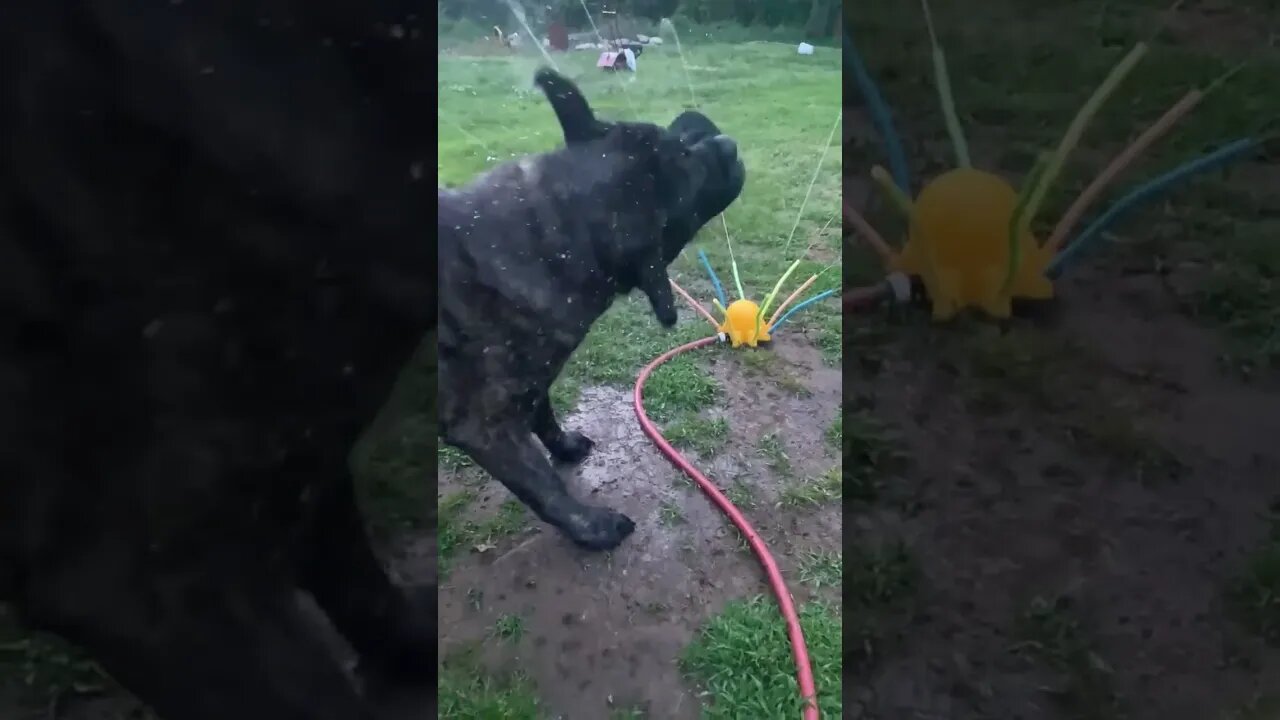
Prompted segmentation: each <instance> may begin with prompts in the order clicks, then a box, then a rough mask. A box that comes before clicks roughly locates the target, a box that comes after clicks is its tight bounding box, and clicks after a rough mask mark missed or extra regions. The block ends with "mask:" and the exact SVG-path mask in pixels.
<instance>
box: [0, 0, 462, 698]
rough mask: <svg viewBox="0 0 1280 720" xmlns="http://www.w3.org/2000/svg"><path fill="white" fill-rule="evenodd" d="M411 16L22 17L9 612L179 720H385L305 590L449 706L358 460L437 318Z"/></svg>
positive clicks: (1, 176)
mask: <svg viewBox="0 0 1280 720" xmlns="http://www.w3.org/2000/svg"><path fill="white" fill-rule="evenodd" d="M414 7H416V6H412V5H410V4H405V3H396V2H388V1H386V0H373V1H372V2H362V3H354V2H349V3H334V2H323V3H316V2H309V1H308V2H303V1H301V0H298V1H285V0H275V1H268V2H263V3H254V4H252V5H246V4H237V3H211V2H197V1H195V0H188V1H187V2H184V3H180V4H179V3H168V2H160V3H143V4H141V5H139V4H137V3H133V2H124V1H123V0H98V1H93V2H91V1H88V0H86V1H84V2H76V1H73V0H15V1H14V2H7V3H3V4H2V6H0V138H3V142H5V143H6V147H5V152H4V153H3V154H2V155H0V158H3V165H2V166H0V600H2V601H5V602H9V603H13V604H14V605H15V606H16V608H17V609H18V610H19V612H20V614H21V616H22V618H23V619H24V620H25V621H26V622H27V623H29V624H30V626H31V627H34V628H39V629H43V630H47V631H52V632H55V633H58V634H60V635H62V636H63V637H66V638H67V639H69V640H71V641H73V642H75V643H77V644H79V645H81V646H83V647H84V648H85V649H87V650H88V651H89V652H90V653H91V654H92V655H93V657H95V658H96V659H97V660H98V661H100V662H101V663H102V665H103V666H104V667H105V668H106V670H107V671H108V672H109V673H110V674H111V675H112V676H113V677H114V678H116V679H117V680H119V681H120V682H121V683H122V684H124V685H125V686H126V687H127V688H128V689H129V690H131V691H133V692H134V693H135V694H137V695H138V696H139V697H140V698H141V699H143V700H144V701H146V702H148V703H149V704H151V705H152V706H153V707H154V709H155V710H156V711H158V713H159V714H160V715H161V716H162V717H163V718H165V719H166V720H227V719H228V718H236V719H237V720H259V719H261V720H268V719H269V720H353V719H354V720H359V719H361V718H372V717H374V713H375V710H374V708H373V706H372V705H371V704H370V703H369V702H368V701H367V700H366V699H365V698H364V697H362V696H361V695H360V693H358V692H357V690H356V689H355V687H353V685H352V684H351V683H350V682H349V681H348V679H347V676H346V673H345V672H344V670H343V669H342V668H341V667H340V666H339V664H338V662H337V661H336V660H335V659H333V657H332V656H331V654H330V653H329V652H328V647H327V645H326V644H325V643H324V642H322V640H321V637H320V635H319V634H318V633H317V632H316V630H315V628H314V627H313V626H312V624H311V623H310V622H309V621H308V619H307V617H305V616H304V615H303V614H302V612H301V610H300V608H299V605H298V602H297V593H298V592H299V591H303V592H307V593H309V594H311V595H312V596H314V597H315V599H316V600H317V601H318V603H319V605H320V607H321V608H322V609H323V610H324V611H325V613H326V614H327V615H328V618H329V619H330V620H331V621H332V622H333V623H334V625H335V626H336V628H337V629H338V630H339V631H340V632H341V633H342V634H343V635H345V637H346V638H347V640H349V641H350V642H351V644H352V645H353V646H354V647H355V649H356V650H357V651H358V652H359V653H360V655H361V659H362V662H363V663H364V664H365V665H366V666H368V667H370V668H376V669H377V670H378V671H380V672H378V673H377V674H378V675H379V676H382V677H393V678H397V679H406V680H423V681H425V683H424V686H425V688H426V689H425V690H424V692H429V693H434V680H433V678H434V673H435V665H434V661H435V648H434V641H435V635H436V632H435V623H436V615H435V588H434V586H430V587H425V588H421V589H420V592H415V593H408V592H405V591H403V590H401V589H400V588H398V587H396V586H395V585H393V584H392V582H391V580H390V579H389V578H388V576H387V574H386V572H385V571H384V570H383V568H382V566H381V563H380V562H379V560H378V559H377V558H376V557H375V556H374V554H373V552H372V550H371V548H370V544H369V540H368V537H367V536H366V532H365V529H364V526H363V523H362V521H361V517H360V514H359V511H358V509H357V506H356V499H355V493H354V488H353V483H352V478H351V474H350V472H349V470H348V454H349V452H350V450H351V448H352V445H353V444H354V442H355V441H356V438H357V436H358V435H359V434H360V433H361V432H362V431H363V430H364V429H365V428H366V427H367V426H368V425H369V424H370V422H371V421H372V420H373V419H374V416H375V415H376V414H377V413H378V411H379V409H380V408H381V406H382V405H383V403H384V402H385V401H386V399H387V397H388V395H389V393H390V391H391V388H392V385H393V383H394V382H395V380H396V378H397V376H398V374H399V373H400V371H401V369H402V368H403V366H404V365H405V363H406V362H407V361H408V360H409V359H410V356H411V355H412V354H413V352H414V351H415V349H416V348H418V346H419V344H420V343H421V341H422V339H423V337H424V335H426V334H428V333H429V332H430V331H431V330H432V329H433V327H434V326H435V323H436V318H437V314H436V307H435V300H436V288H435V285H436V267H435V257H434V250H435V249H434V246H433V244H432V243H431V237H430V235H431V231H430V229H429V228H427V227H426V220H427V217H429V213H430V210H429V209H428V206H427V205H426V198H425V197H424V196H425V193H426V191H427V188H426V187H425V185H426V183H425V181H423V180H422V178H421V176H422V174H423V173H422V171H421V166H422V164H423V163H426V162H429V161H430V158H431V156H432V152H433V150H432V148H431V145H430V142H431V140H432V135H433V133H432V129H431V127H432V125H433V124H434V120H433V118H434V114H435V112H436V108H435V89H434V88H433V87H431V86H430V85H429V79H428V78H427V76H426V74H424V72H423V69H424V68H426V67H429V66H430V65H431V63H432V62H433V61H434V54H435V49H434V45H433V44H432V43H433V41H432V40H430V39H428V38H427V33H429V32H430V30H431V28H430V26H429V24H428V23H426V22H425V19H424V18H418V19H417V20H415V19H413V18H412V16H411V15H410V14H409V12H410V11H412V9H413V8H414ZM241 8H243V9H241ZM391 23H397V24H399V25H400V27H401V29H403V31H404V32H402V33H400V34H399V37H393V34H392V33H391V32H390V31H389V24H391ZM425 481H427V479H424V482H425ZM427 702H430V699H429V698H428V699H427Z"/></svg>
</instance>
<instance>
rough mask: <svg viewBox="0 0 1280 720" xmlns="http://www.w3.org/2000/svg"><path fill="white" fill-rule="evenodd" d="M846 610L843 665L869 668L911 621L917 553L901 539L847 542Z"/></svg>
mask: <svg viewBox="0 0 1280 720" xmlns="http://www.w3.org/2000/svg"><path fill="white" fill-rule="evenodd" d="M840 562H841V578H842V580H843V583H842V591H843V598H844V602H845V606H844V607H845V614H846V615H847V616H848V618H849V626H848V627H847V628H846V630H845V641H844V667H845V671H846V672H850V673H855V672H857V673H861V672H868V671H869V670H870V668H872V667H873V666H874V665H875V663H876V662H877V661H878V660H879V659H880V658H881V657H882V656H883V655H884V654H885V653H886V652H887V649H886V648H887V646H888V645H889V644H890V643H891V642H893V641H894V640H895V638H896V637H897V636H899V635H900V634H901V632H902V631H903V626H904V625H905V624H906V623H907V622H909V620H910V611H909V608H910V606H911V601H912V600H913V598H914V597H915V594H916V592H917V590H918V589H919V584H920V570H919V567H918V565H917V564H916V561H915V558H914V557H913V556H912V555H911V552H910V551H909V550H908V549H907V547H906V546H905V545H903V544H901V543H891V544H884V545H863V544H859V543H850V542H847V541H846V543H845V547H844V552H843V553H842V556H841V561H840Z"/></svg>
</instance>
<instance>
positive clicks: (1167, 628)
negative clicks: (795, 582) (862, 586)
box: [845, 268, 1280, 720]
mask: <svg viewBox="0 0 1280 720" xmlns="http://www.w3.org/2000/svg"><path fill="white" fill-rule="evenodd" d="M1059 294H1060V296H1061V298H1062V299H1061V300H1060V301H1059V306H1058V307H1057V309H1056V312H1055V313H1054V317H1051V318H1047V319H1042V320H1039V321H1036V322H1031V321H1025V320H1024V321H1016V322H1014V323H1013V324H1012V326H1011V327H1009V328H1007V329H1005V330H1003V331H1002V330H1001V329H999V328H995V327H992V326H991V325H988V324H982V323H975V324H972V325H965V324H963V323H961V324H959V325H953V326H949V327H947V326H932V325H930V324H929V323H928V320H927V317H925V316H924V314H923V311H909V312H908V313H907V315H906V316H905V317H904V316H902V315H894V314H892V313H890V314H888V315H883V314H876V315H868V316H865V317H861V318H857V317H855V318H846V334H845V337H846V338H848V339H849V340H850V345H849V348H848V352H849V355H848V356H851V357H852V356H855V355H856V356H860V357H861V358H862V362H860V363H857V365H856V370H855V371H854V372H855V373H856V374H854V375H851V376H850V377H849V378H848V379H847V381H846V398H847V401H848V402H850V403H852V404H853V405H854V406H855V407H860V408H867V409H870V410H871V411H872V412H874V414H875V415H877V416H878V417H880V418H883V419H884V420H886V421H888V422H889V423H890V424H891V425H892V426H893V427H895V428H897V430H898V432H899V433H900V435H901V442H902V443H903V446H904V449H905V450H906V451H907V452H908V453H909V455H910V456H911V463H910V469H909V470H907V471H906V472H904V473H903V474H902V475H901V476H900V477H897V478H895V479H894V480H893V481H892V482H891V484H892V485H893V486H894V487H895V495H896V496H898V497H899V502H897V503H895V504H894V506H892V507H884V506H875V507H869V508H863V509H861V510H859V511H857V512H856V513H855V514H854V516H851V517H850V518H849V519H847V520H846V525H847V526H848V532H847V534H846V539H847V540H850V541H859V540H863V539H867V538H875V539H880V538H890V539H899V538H902V539H905V540H906V541H907V543H908V545H909V546H910V547H911V549H912V552H913V554H914V555H915V557H916V558H917V560H918V562H919V564H920V567H921V570H922V579H921V581H920V586H919V589H918V598H917V605H916V606H915V607H914V608H911V609H910V610H909V611H908V612H909V614H910V629H909V630H908V631H907V632H906V633H904V637H903V639H902V642H901V644H900V645H899V646H897V647H896V648H894V650H893V651H892V652H890V653H889V655H888V656H887V657H885V658H883V659H882V660H881V662H880V663H879V664H878V665H877V666H876V667H874V668H873V669H872V670H871V671H870V672H868V673H866V674H861V675H857V676H850V677H848V679H847V684H848V685H849V686H850V687H852V688H856V689H855V690H853V696H854V697H855V698H858V699H859V700H860V701H861V703H862V704H861V707H862V710H861V714H855V717H867V718H872V717H874V718H939V719H941V718H957V717H963V718H1026V719H1028V720H1030V719H1036V720H1039V719H1041V718H1043V719H1046V720H1050V719H1052V720H1064V719H1066V718H1089V719H1091V720H1093V719H1105V718H1120V717H1124V718H1133V719H1134V720H1181V719H1184V718H1185V719H1186V720H1218V719H1219V718H1228V717H1233V715H1231V713H1233V712H1235V711H1237V710H1239V709H1240V708H1242V707H1244V706H1245V705H1247V704H1248V703H1249V702H1250V701H1252V700H1253V699H1255V698H1257V697H1259V696H1261V695H1264V694H1266V693H1274V692H1275V691H1277V690H1278V689H1280V653H1277V652H1276V650H1274V649H1269V648H1267V647H1265V646H1264V645H1263V644H1262V643H1261V642H1260V641H1259V640H1258V639H1257V638H1256V637H1251V636H1250V635H1249V634H1248V633H1247V632H1244V631H1243V630H1241V629H1240V628H1239V627H1238V626H1237V624H1236V623H1235V618H1234V617H1233V612H1232V610H1231V608H1229V607H1228V605H1227V603H1226V602H1225V600H1224V597H1225V590H1226V588H1227V586H1228V583H1229V582H1230V579H1231V578H1232V577H1233V576H1234V575H1235V574H1236V573H1237V572H1239V570H1240V569H1241V566H1242V564H1243V562H1244V561H1245V559H1246V556H1247V555H1248V554H1249V553H1250V552H1251V551H1253V550H1254V549H1256V548H1257V547H1258V546H1259V543H1260V542H1261V541H1262V539H1263V538H1264V536H1265V535H1266V530H1267V528H1266V524H1265V521H1264V519H1263V517H1262V513H1263V511H1264V510H1265V509H1266V508H1267V506H1268V504H1269V503H1271V502H1273V501H1274V499H1275V498H1276V496H1277V495H1278V494H1280V482H1278V481H1280V444H1278V443H1277V442H1276V438H1277V437H1280V387H1277V385H1276V383H1274V382H1267V381H1265V380H1259V381H1255V382H1253V383H1252V384H1249V385H1245V384H1242V383H1240V382H1237V381H1236V380H1233V379H1231V378H1230V377H1228V376H1227V375H1226V374H1224V372H1223V368H1222V366H1221V364H1220V362H1219V360H1220V358H1219V352H1220V351H1219V348H1220V346H1221V342H1220V338H1219V337H1218V336H1217V335H1215V334H1214V333H1212V332H1210V331H1208V330H1206V329H1203V328H1201V327H1199V326H1197V325H1195V324H1194V323H1193V322H1191V321H1190V320H1188V319H1187V318H1185V317H1184V316H1183V315H1182V313H1181V310H1180V308H1181V307H1182V303H1181V302H1180V299H1179V298H1178V297H1176V295H1175V294H1174V291H1172V290H1171V289H1170V288H1169V287H1168V286H1167V284H1166V283H1164V282H1162V281H1160V280H1159V278H1158V277H1157V276H1155V275H1151V274H1138V275H1129V274H1124V273H1122V272H1120V271H1119V270H1105V271H1104V270H1086V269H1084V268H1081V269H1079V270H1078V271H1076V272H1074V273H1073V277H1072V278H1071V279H1070V280H1069V281H1066V282H1064V283H1062V284H1060V287H1059ZM860 339H861V340H860ZM860 343H861V344H860ZM846 672H849V669H848V668H846ZM847 706H848V705H847Z"/></svg>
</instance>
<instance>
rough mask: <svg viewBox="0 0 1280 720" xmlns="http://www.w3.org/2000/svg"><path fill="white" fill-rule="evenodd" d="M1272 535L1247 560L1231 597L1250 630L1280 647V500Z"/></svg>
mask: <svg viewBox="0 0 1280 720" xmlns="http://www.w3.org/2000/svg"><path fill="white" fill-rule="evenodd" d="M1268 519H1269V521H1270V533H1269V535H1268V537H1267V539H1266V540H1265V541H1264V542H1263V543H1262V546H1261V547H1259V548H1258V549H1257V550H1256V551H1254V552H1253V553H1252V554H1251V555H1250V556H1249V557H1248V559H1247V560H1246V561H1245V567H1244V570H1243V572H1242V573H1241V574H1240V576H1239V577H1238V578H1236V579H1235V581H1234V582H1233V583H1232V584H1231V586H1230V587H1229V588H1228V597H1229V599H1230V601H1231V603H1232V605H1234V606H1235V609H1236V611H1237V613H1238V615H1239V617H1240V619H1241V621H1242V622H1243V623H1244V624H1245V626H1246V627H1247V628H1249V629H1250V630H1251V631H1253V632H1254V633H1256V634H1257V635H1258V636H1259V637H1261V638H1262V639H1263V640H1266V641H1267V642H1268V643H1271V644H1273V645H1276V646H1277V647H1280V498H1277V499H1276V500H1274V501H1273V502H1272V503H1271V506H1270V507H1269V508H1268Z"/></svg>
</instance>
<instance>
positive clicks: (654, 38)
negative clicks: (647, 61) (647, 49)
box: [647, 37, 662, 45]
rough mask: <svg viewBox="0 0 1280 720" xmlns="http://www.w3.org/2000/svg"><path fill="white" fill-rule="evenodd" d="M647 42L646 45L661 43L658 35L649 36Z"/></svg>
mask: <svg viewBox="0 0 1280 720" xmlns="http://www.w3.org/2000/svg"><path fill="white" fill-rule="evenodd" d="M647 44H648V45H661V44H662V38H660V37H651V38H649V42H648V43H647Z"/></svg>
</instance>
